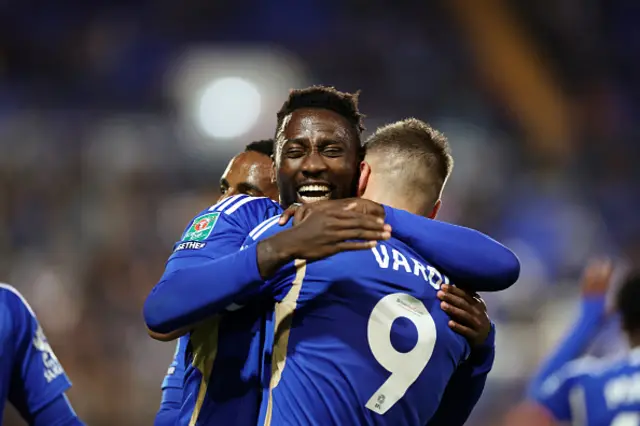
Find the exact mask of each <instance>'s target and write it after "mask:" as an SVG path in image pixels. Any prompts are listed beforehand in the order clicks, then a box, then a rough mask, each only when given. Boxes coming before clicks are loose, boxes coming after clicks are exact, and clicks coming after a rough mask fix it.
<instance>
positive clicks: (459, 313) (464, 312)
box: [440, 299, 479, 327]
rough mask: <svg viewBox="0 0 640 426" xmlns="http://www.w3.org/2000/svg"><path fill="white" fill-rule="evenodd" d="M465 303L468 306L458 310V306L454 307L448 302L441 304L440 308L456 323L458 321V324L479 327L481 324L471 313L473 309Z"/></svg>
mask: <svg viewBox="0 0 640 426" xmlns="http://www.w3.org/2000/svg"><path fill="white" fill-rule="evenodd" d="M460 300H464V299H460ZM463 303H464V304H465V305H466V306H465V307H461V308H458V307H456V306H454V305H452V304H450V303H448V302H441V303H440V307H441V308H442V310H443V311H445V312H446V313H447V315H449V317H451V319H453V320H454V321H456V322H458V323H463V324H467V325H470V326H474V327H478V326H479V324H478V322H477V320H476V318H475V316H474V315H473V314H472V313H471V309H472V308H471V307H470V306H469V305H468V304H467V303H466V302H463Z"/></svg>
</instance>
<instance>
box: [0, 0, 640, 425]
mask: <svg viewBox="0 0 640 426" xmlns="http://www.w3.org/2000/svg"><path fill="white" fill-rule="evenodd" d="M639 20H640V2H636V1H633V0H617V1H615V2H612V1H606V0H538V1H535V2H534V1H517V0H475V1H465V0H447V1H444V0H439V1H435V0H428V1H426V0H423V1H420V2H418V1H417V0H416V1H410V2H391V1H378V0H368V1H363V0H322V1H320V0H296V1H293V0H270V1H269V2H264V1H258V0H236V1H233V2H222V1H219V2H216V1H203V0H185V1H181V2H177V1H168V0H154V1H144V0H139V1H126V2H125V1H118V0H109V1H103V0H93V1H92V2H90V3H78V2H75V1H69V0H58V1H55V2H44V1H22V2H19V1H17V0H4V1H2V2H0V280H1V281H5V282H9V283H11V284H13V285H14V286H16V287H17V288H18V289H19V290H20V291H22V292H23V293H24V295H25V296H26V297H27V299H28V300H29V301H30V302H31V304H32V306H33V308H34V309H35V311H36V312H37V313H38V315H39V319H40V321H41V322H42V324H43V326H44V329H45V331H46V333H47V335H48V338H49V340H50V342H51V344H52V346H53V348H54V350H55V351H56V353H57V355H58V357H59V358H60V360H61V361H62V364H63V365H64V367H65V369H66V371H67V373H68V375H69V376H70V377H71V379H72V381H73V382H74V386H73V388H72V390H71V391H70V393H69V395H70V398H71V401H72V403H73V405H74V407H75V408H76V410H77V411H78V413H79V415H80V416H81V417H82V418H83V420H85V421H86V422H87V423H88V424H90V425H96V426H101V425H121V426H128V425H136V426H137V425H147V424H151V423H152V419H153V416H154V414H155V411H156V409H157V407H158V405H159V402H160V400H159V398H160V383H161V381H162V378H163V375H164V373H165V371H166V369H167V366H168V364H169V362H170V359H171V356H172V352H173V349H174V345H173V344H162V343H158V342H154V341H152V340H151V339H150V338H148V337H147V335H146V332H145V329H144V324H143V321H142V318H141V306H142V303H143V300H144V298H145V296H146V294H147V293H148V291H149V290H150V288H151V287H152V286H153V285H154V284H155V282H156V280H157V279H158V278H159V277H160V275H161V273H162V270H163V268H164V262H165V260H166V258H167V256H168V254H169V252H170V249H171V247H172V244H173V242H174V241H175V240H176V239H177V238H178V237H179V235H180V233H181V232H182V230H183V228H184V226H185V224H186V223H187V221H188V220H189V219H190V218H191V217H192V216H193V215H194V214H195V213H197V212H198V211H199V210H201V209H202V208H204V207H206V206H208V205H211V204H213V202H215V200H216V199H217V197H218V194H219V193H218V189H217V188H218V178H219V175H220V174H221V173H222V171H223V170H224V167H225V165H226V163H227V161H228V160H229V158H230V157H231V156H233V154H235V153H236V152H238V151H240V150H241V149H242V148H243V147H244V145H245V144H247V143H248V142H251V141H252V140H255V139H263V138H268V137H272V136H273V133H274V125H275V112H276V111H277V109H278V108H279V107H280V105H281V103H282V102H283V101H284V100H285V98H286V95H287V91H288V89H289V88H294V87H297V88H299V87H304V86H305V85H309V84H325V85H334V86H336V87H337V88H338V89H340V90H344V91H355V90H358V89H361V90H362V94H361V97H360V99H361V110H362V112H364V113H365V114H367V120H366V125H367V127H368V129H369V131H371V130H373V129H375V128H376V127H377V126H379V125H381V124H383V123H386V122H390V121H394V120H397V119H400V118H404V117H407V116H415V117H418V118H420V119H423V120H426V121H428V122H430V123H431V124H432V125H434V126H435V127H436V128H438V129H440V130H442V131H444V133H445V134H446V135H447V136H448V137H449V140H450V142H451V145H452V149H453V154H454V157H455V161H456V167H455V170H454V174H453V177H452V179H451V180H450V183H449V185H448V188H447V189H446V191H445V196H444V211H443V217H442V219H444V220H447V221H451V222H455V223H458V224H463V225H467V226H471V227H474V228H477V229H479V230H482V231H484V232H486V233H488V234H490V235H491V236H493V237H494V238H497V239H499V240H500V241H502V242H504V243H506V244H507V245H509V246H510V247H511V248H513V249H514V250H515V251H516V252H517V253H518V255H519V256H520V259H521V261H522V264H523V269H522V278H521V280H520V282H519V283H518V285H516V286H515V287H514V288H512V289H510V290H508V291H507V292H505V293H504V294H500V295H495V297H487V303H488V304H489V308H490V311H491V316H492V318H493V319H494V320H495V321H496V322H497V323H498V332H499V333H498V354H497V359H496V367H495V369H494V371H493V372H492V374H491V375H490V377H489V382H488V384H487V388H486V391H485V394H484V396H483V398H482V400H481V402H480V405H479V407H478V408H477V409H476V412H475V415H474V417H473V419H472V421H470V422H469V423H468V424H470V425H472V426H483V425H495V424H497V420H496V419H498V418H500V417H501V416H502V414H503V413H504V411H505V410H507V409H508V408H509V407H510V406H511V405H512V404H513V403H516V402H517V401H518V400H519V398H520V397H521V396H522V391H523V386H524V385H525V384H526V380H527V378H528V377H529V375H530V374H531V372H532V370H533V369H534V368H535V367H536V366H537V363H538V362H539V360H540V359H541V357H542V356H544V355H545V354H546V353H548V351H549V350H550V348H551V347H552V345H553V343H554V342H555V341H556V340H557V339H558V337H559V336H560V335H561V334H562V332H563V331H564V330H566V328H567V327H568V325H569V322H570V321H571V318H572V315H573V314H574V312H575V309H576V307H577V304H578V299H577V292H578V282H579V277H580V274H581V270H582V268H583V267H584V265H585V262H586V260H587V259H588V258H589V257H591V256H593V255H598V254H606V255H609V256H613V257H614V258H615V259H617V261H618V265H620V268H619V270H620V273H621V274H622V273H623V271H624V269H625V268H628V267H629V265H633V264H635V265H638V264H639V262H640V218H639V216H638V214H637V212H638V209H639V208H640V188H639V187H640V185H639V182H640V176H639V175H640V168H638V167H636V164H635V162H637V161H638V159H640V155H639V154H640V144H638V143H637V139H636V138H637V137H638V135H639V134H640V126H639V124H638V121H637V117H638V113H639V107H640V96H639V95H640V80H639V79H638V78H636V76H637V75H640V25H637V23H638V22H639ZM597 346H598V347H596V348H595V349H594V350H596V351H600V352H603V353H606V352H613V351H617V350H620V349H621V348H623V347H624V343H623V342H622V339H621V338H619V336H618V335H617V333H616V332H615V328H611V330H610V331H609V332H608V333H607V334H606V336H605V338H604V339H602V340H601V341H600V343H599V344H598V345H597ZM8 416H9V420H7V423H6V424H8V425H10V426H13V425H19V424H22V423H21V422H20V421H18V420H16V419H15V415H14V414H13V413H12V412H10V413H9V414H8Z"/></svg>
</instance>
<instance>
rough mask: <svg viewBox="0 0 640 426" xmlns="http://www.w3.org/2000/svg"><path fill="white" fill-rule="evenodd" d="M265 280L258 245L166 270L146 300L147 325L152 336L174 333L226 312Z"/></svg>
mask: <svg viewBox="0 0 640 426" xmlns="http://www.w3.org/2000/svg"><path fill="white" fill-rule="evenodd" d="M261 283H262V278H261V277H260V273H259V271H258V266H257V261H256V247H255V246H252V247H249V248H247V249H246V250H241V251H239V252H236V253H233V254H231V255H227V256H223V257H220V258H218V259H215V260H206V261H200V262H198V263H197V264H193V265H189V266H185V267H182V268H177V269H173V270H171V271H166V272H165V275H163V277H162V279H161V280H160V282H159V283H158V284H157V285H156V287H155V288H154V289H153V291H152V292H151V294H150V295H149V296H148V297H147V300H146V301H145V304H144V318H145V321H146V323H147V327H148V329H149V330H150V332H151V333H150V334H151V335H152V337H155V336H154V333H158V334H160V335H172V334H173V333H172V332H176V331H177V330H180V329H183V330H184V329H185V328H189V327H190V326H193V325H195V324H196V323H198V322H200V321H202V320H205V319H207V318H208V317H210V316H211V315H214V314H216V313H219V312H221V311H223V310H224V309H225V308H226V307H227V306H229V305H230V304H231V303H233V302H234V301H236V300H238V298H239V297H241V296H242V295H244V294H246V293H250V292H251V291H254V290H255V289H258V288H259V287H260V284H261ZM173 337H177V336H173ZM160 340H165V339H160Z"/></svg>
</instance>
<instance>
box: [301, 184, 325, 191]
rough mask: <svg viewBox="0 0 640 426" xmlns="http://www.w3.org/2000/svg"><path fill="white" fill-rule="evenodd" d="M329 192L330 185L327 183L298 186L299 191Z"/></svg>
mask: <svg viewBox="0 0 640 426" xmlns="http://www.w3.org/2000/svg"><path fill="white" fill-rule="evenodd" d="M311 191H313V192H329V187H328V186H326V185H304V186H301V187H300V188H298V192H311Z"/></svg>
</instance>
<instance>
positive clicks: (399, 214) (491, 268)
mask: <svg viewBox="0 0 640 426" xmlns="http://www.w3.org/2000/svg"><path fill="white" fill-rule="evenodd" d="M384 209H385V215H386V219H385V220H386V222H387V223H388V224H389V225H391V227H392V228H393V236H394V237H395V238H398V239H399V240H401V241H403V242H405V243H406V244H408V245H409V246H410V247H411V248H413V249H414V250H416V252H418V254H420V255H421V256H423V257H424V258H426V259H429V261H430V262H431V263H433V264H434V265H436V266H437V267H438V268H439V269H441V270H442V272H444V273H445V274H446V275H447V276H448V277H449V278H450V279H451V280H452V282H453V283H464V284H465V285H467V286H472V287H471V289H472V290H475V291H499V290H504V289H506V288H507V287H509V286H511V285H512V284H513V283H515V282H516V281H517V279H518V277H519V275H520V261H519V260H518V257H517V256H516V255H515V254H514V253H513V252H512V251H511V250H509V249H508V248H507V247H505V246H503V245H502V244H500V243H498V242H497V241H495V240H493V239H492V238H490V237H488V236H487V235H485V234H483V233H481V232H478V231H476V230H473V229H470V228H465V227H462V226H457V225H452V224H450V223H445V222H440V221H436V220H432V219H427V218H424V217H420V216H417V215H414V214H411V213H409V212H406V211H403V210H398V209H393V208H391V207H388V206H384Z"/></svg>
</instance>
